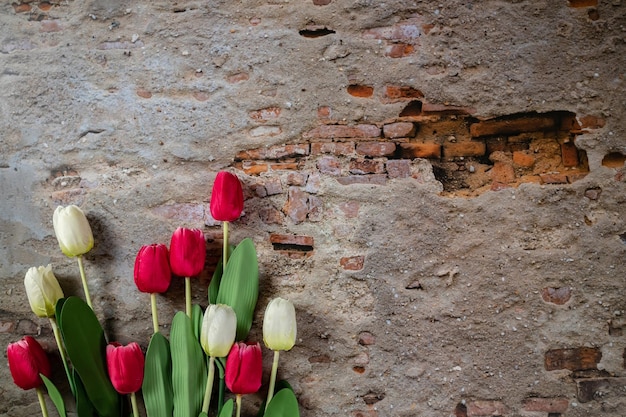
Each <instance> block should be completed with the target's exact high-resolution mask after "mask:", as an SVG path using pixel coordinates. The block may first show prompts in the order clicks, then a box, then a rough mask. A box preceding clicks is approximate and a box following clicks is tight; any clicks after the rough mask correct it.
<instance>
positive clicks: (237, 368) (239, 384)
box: [226, 342, 263, 417]
mask: <svg viewBox="0 0 626 417" xmlns="http://www.w3.org/2000/svg"><path fill="white" fill-rule="evenodd" d="M262 377H263V357H262V353H261V345H260V344H259V343H255V344H247V343H242V342H238V343H235V344H234V345H233V347H232V348H231V349H230V353H229V354H228V359H227V360H226V386H227V387H228V389H229V390H230V391H231V392H232V393H234V394H235V395H236V400H237V414H236V417H239V415H240V414H241V396H242V395H244V394H254V393H255V392H257V391H258V390H259V388H261V378H262Z"/></svg>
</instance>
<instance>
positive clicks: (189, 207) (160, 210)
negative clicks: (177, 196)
mask: <svg viewBox="0 0 626 417" xmlns="http://www.w3.org/2000/svg"><path fill="white" fill-rule="evenodd" d="M204 209H205V206H204V204H198V203H177V204H165V205H162V206H157V207H153V208H152V209H151V211H152V213H153V214H154V215H156V216H159V217H163V218H165V219H174V220H179V221H182V222H189V223H198V222H203V221H204Z"/></svg>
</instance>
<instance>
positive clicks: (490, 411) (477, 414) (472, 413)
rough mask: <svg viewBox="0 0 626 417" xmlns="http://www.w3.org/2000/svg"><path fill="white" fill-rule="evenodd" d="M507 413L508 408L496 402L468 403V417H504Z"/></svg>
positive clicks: (480, 401)
mask: <svg viewBox="0 0 626 417" xmlns="http://www.w3.org/2000/svg"><path fill="white" fill-rule="evenodd" d="M506 413H507V408H506V406H505V405H504V404H503V403H502V402H500V401H496V400H474V401H468V403H467V417H487V416H489V417H493V416H503V415H505V414H506Z"/></svg>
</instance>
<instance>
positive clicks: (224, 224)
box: [222, 222, 228, 269]
mask: <svg viewBox="0 0 626 417" xmlns="http://www.w3.org/2000/svg"><path fill="white" fill-rule="evenodd" d="M222 230H223V231H224V250H223V255H222V266H223V268H224V269H226V263H227V262H228V222H222Z"/></svg>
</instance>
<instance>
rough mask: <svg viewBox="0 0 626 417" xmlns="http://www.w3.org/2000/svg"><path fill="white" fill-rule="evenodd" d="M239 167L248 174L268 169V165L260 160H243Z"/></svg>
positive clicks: (256, 173)
mask: <svg viewBox="0 0 626 417" xmlns="http://www.w3.org/2000/svg"><path fill="white" fill-rule="evenodd" d="M241 169H242V170H243V172H245V173H246V174H248V175H259V174H260V173H262V172H267V171H268V170H269V165H268V164H264V163H261V162H254V161H245V162H244V163H243V164H242V165H241Z"/></svg>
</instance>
